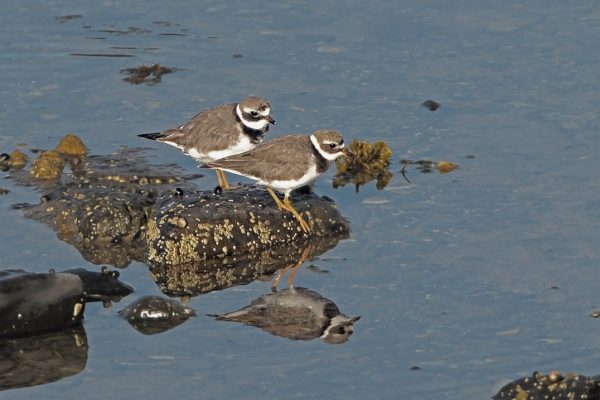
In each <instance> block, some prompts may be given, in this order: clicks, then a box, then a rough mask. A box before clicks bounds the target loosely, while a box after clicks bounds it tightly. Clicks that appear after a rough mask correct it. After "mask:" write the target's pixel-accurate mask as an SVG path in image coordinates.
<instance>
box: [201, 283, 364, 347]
mask: <svg viewBox="0 0 600 400" xmlns="http://www.w3.org/2000/svg"><path fill="white" fill-rule="evenodd" d="M213 316H214V317H215V318H216V319H217V320H220V321H233V322H240V323H243V324H246V325H252V326H255V327H257V328H261V329H262V330H264V331H266V332H269V333H270V334H271V335H275V336H281V337H285V338H287V339H292V340H312V339H316V338H322V339H323V341H324V342H325V343H329V344H341V343H345V342H347V341H348V339H349V338H350V336H351V335H352V333H353V332H354V323H355V322H356V321H358V320H359V319H360V317H348V316H346V315H344V314H342V313H341V312H340V310H339V308H338V307H337V305H336V304H335V303H334V302H333V301H331V300H329V299H327V298H325V297H323V296H321V295H320V294H319V293H317V292H315V291H312V290H309V289H306V288H288V289H284V290H282V291H279V292H276V293H269V294H265V295H263V296H260V297H259V298H257V299H256V300H253V301H252V303H250V305H248V306H246V307H244V308H242V309H241V310H238V311H234V312H230V313H227V314H222V315H213Z"/></svg>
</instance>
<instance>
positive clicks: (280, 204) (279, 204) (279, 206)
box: [267, 186, 285, 211]
mask: <svg viewBox="0 0 600 400" xmlns="http://www.w3.org/2000/svg"><path fill="white" fill-rule="evenodd" d="M267 191H268V192H269V193H270V194H271V197H273V200H275V204H277V208H279V211H283V210H285V206H284V205H283V203H282V202H281V200H279V197H277V194H276V193H275V192H274V191H273V189H271V188H270V187H268V186H267Z"/></svg>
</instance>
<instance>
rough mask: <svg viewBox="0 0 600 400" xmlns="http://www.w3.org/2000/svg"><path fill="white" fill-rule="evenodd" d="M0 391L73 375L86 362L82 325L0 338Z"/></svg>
mask: <svg viewBox="0 0 600 400" xmlns="http://www.w3.org/2000/svg"><path fill="white" fill-rule="evenodd" d="M0 349H1V354H2V357H0V390H8V389H16V388H23V387H31V386H36V385H43V384H46V383H50V382H56V381H58V380H60V379H63V378H67V377H69V376H73V375H76V374H78V373H80V372H81V371H83V369H84V368H85V366H86V364H87V358H88V343H87V336H86V333H85V330H84V329H83V325H78V326H76V327H73V328H69V329H63V330H61V331H58V332H52V333H47V334H43V335H37V336H32V337H21V338H13V339H0Z"/></svg>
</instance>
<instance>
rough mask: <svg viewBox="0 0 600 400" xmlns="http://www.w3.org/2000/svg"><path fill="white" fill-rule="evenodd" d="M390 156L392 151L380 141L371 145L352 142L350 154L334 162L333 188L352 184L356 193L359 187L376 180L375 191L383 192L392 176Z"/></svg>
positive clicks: (360, 141)
mask: <svg viewBox="0 0 600 400" xmlns="http://www.w3.org/2000/svg"><path fill="white" fill-rule="evenodd" d="M391 156H392V151H391V150H390V148H389V147H388V145H387V144H385V143H384V142H382V141H377V142H375V143H373V144H371V143H368V142H365V141H362V140H354V141H352V143H351V144H350V153H349V154H347V155H346V156H345V157H343V158H340V159H338V160H336V162H335V165H336V173H335V176H334V178H333V187H334V188H336V189H337V188H338V187H342V186H345V185H347V184H349V183H353V184H354V185H355V187H356V192H358V191H359V188H360V186H361V185H364V184H366V183H368V182H370V181H372V180H376V186H377V190H383V189H384V188H385V187H386V186H387V185H388V183H389V182H390V180H391V179H392V176H393V175H392V173H391V172H390V171H389V165H390V157H391Z"/></svg>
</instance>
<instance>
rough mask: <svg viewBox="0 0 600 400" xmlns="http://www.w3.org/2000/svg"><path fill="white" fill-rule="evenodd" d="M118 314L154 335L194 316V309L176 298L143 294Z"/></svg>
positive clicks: (144, 331) (138, 329)
mask: <svg viewBox="0 0 600 400" xmlns="http://www.w3.org/2000/svg"><path fill="white" fill-rule="evenodd" d="M119 314H120V315H121V316H122V317H123V318H125V319H126V320H127V321H129V323H130V324H131V326H133V327H134V328H135V329H136V330H137V331H139V332H141V333H143V334H144V335H154V334H156V333H161V332H164V331H167V330H169V329H172V328H174V327H176V326H178V325H181V324H182V323H184V322H185V321H187V320H188V318H190V317H193V316H195V315H196V311H195V310H194V309H193V308H190V307H187V306H184V305H183V304H181V303H179V302H178V301H176V300H171V299H164V298H162V297H158V296H143V297H140V298H139V299H137V300H135V301H134V302H132V303H131V304H129V305H128V306H127V307H125V308H124V309H123V310H121V311H119Z"/></svg>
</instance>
